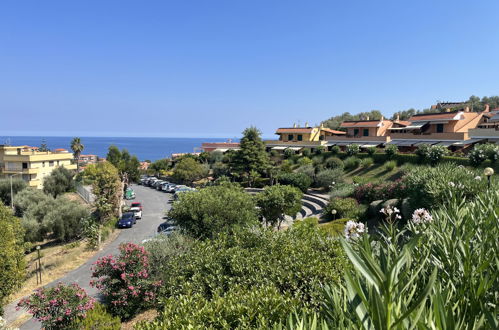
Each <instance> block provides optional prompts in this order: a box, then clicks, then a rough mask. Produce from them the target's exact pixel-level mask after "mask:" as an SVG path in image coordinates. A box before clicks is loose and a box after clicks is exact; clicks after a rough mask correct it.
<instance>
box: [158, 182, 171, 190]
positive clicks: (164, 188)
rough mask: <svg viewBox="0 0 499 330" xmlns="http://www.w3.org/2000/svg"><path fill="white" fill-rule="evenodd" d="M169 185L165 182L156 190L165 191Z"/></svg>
mask: <svg viewBox="0 0 499 330" xmlns="http://www.w3.org/2000/svg"><path fill="white" fill-rule="evenodd" d="M169 184H170V182H168V181H165V182H163V183H162V184H161V185H160V188H159V189H158V190H162V191H166V187H167V186H168V185H169Z"/></svg>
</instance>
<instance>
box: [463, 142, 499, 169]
mask: <svg viewBox="0 0 499 330" xmlns="http://www.w3.org/2000/svg"><path fill="white" fill-rule="evenodd" d="M468 158H469V160H470V163H471V164H472V165H473V166H479V165H481V164H482V163H483V162H484V161H485V160H487V159H490V161H492V162H496V161H497V160H498V159H499V146H498V145H496V144H492V143H485V144H477V145H475V147H474V148H473V149H472V150H471V151H470V152H469V153H468Z"/></svg>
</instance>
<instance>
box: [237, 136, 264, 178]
mask: <svg viewBox="0 0 499 330" xmlns="http://www.w3.org/2000/svg"><path fill="white" fill-rule="evenodd" d="M260 136H261V133H260V131H259V130H258V129H257V128H256V127H249V128H247V129H245V130H244V131H243V137H242V138H241V141H240V149H239V150H237V151H236V152H235V154H234V158H233V168H234V169H235V170H236V172H238V173H240V174H242V173H250V172H251V171H256V172H258V173H260V174H263V173H265V171H266V170H267V168H268V167H269V165H270V160H269V155H268V153H267V152H266V151H265V143H264V142H263V141H262V139H261V137H260Z"/></svg>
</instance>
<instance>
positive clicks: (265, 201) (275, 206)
mask: <svg viewBox="0 0 499 330" xmlns="http://www.w3.org/2000/svg"><path fill="white" fill-rule="evenodd" d="M302 196H303V193H302V192H301V191H300V190H298V189H297V188H295V187H292V186H287V185H280V184H276V185H274V186H268V187H266V188H265V189H264V190H263V191H262V192H260V193H259V194H258V195H257V196H256V197H255V199H256V205H257V206H258V207H259V208H260V215H261V217H262V218H263V219H265V222H266V223H267V224H269V225H271V226H272V227H275V226H277V228H278V229H279V228H280V227H281V223H282V221H283V220H284V216H285V215H289V216H295V215H296V214H297V213H298V212H299V211H300V209H301V198H302Z"/></svg>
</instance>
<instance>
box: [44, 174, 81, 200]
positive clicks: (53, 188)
mask: <svg viewBox="0 0 499 330" xmlns="http://www.w3.org/2000/svg"><path fill="white" fill-rule="evenodd" d="M73 176H74V173H73V171H70V170H68V169H67V168H65V167H63V166H61V167H57V168H55V169H54V170H53V171H52V172H50V175H48V176H47V177H46V178H45V179H44V180H43V192H45V193H46V194H49V195H51V196H52V197H54V198H55V197H57V196H59V195H61V194H63V193H65V192H68V191H72V190H74V180H73Z"/></svg>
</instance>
